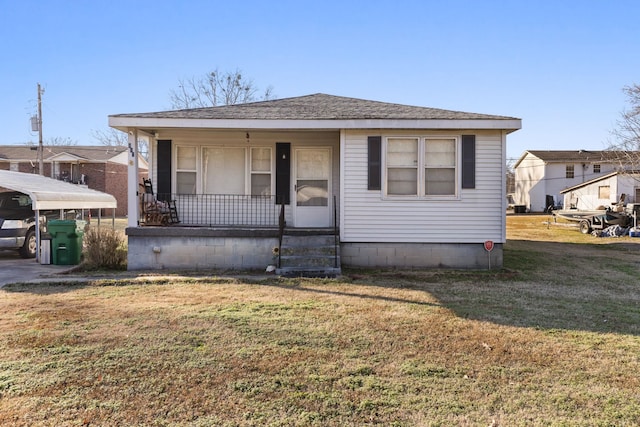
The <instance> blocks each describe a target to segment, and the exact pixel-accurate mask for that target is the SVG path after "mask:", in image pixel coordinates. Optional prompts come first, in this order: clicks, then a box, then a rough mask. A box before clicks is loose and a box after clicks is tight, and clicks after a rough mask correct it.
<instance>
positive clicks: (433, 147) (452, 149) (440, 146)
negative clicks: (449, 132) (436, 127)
mask: <svg viewBox="0 0 640 427" xmlns="http://www.w3.org/2000/svg"><path fill="white" fill-rule="evenodd" d="M424 154H425V165H426V166H427V167H429V166H436V167H437V166H455V164H456V143H455V139H427V140H426V141H425V153H424Z"/></svg>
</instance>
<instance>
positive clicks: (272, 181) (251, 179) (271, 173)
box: [246, 145, 275, 196]
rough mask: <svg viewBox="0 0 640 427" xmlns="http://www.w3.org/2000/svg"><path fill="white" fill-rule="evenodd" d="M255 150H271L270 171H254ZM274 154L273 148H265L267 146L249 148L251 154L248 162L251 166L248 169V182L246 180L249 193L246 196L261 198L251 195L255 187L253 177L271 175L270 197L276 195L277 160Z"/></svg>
mask: <svg viewBox="0 0 640 427" xmlns="http://www.w3.org/2000/svg"><path fill="white" fill-rule="evenodd" d="M254 149H267V150H269V170H268V171H259V170H253V150H254ZM273 153H274V150H273V148H272V147H271V146H265V145H254V146H252V147H249V153H248V156H247V157H248V161H249V165H248V167H247V169H248V174H247V175H248V176H247V178H248V180H246V182H247V187H248V189H247V191H246V194H248V195H251V196H259V194H255V195H254V194H251V191H252V185H253V175H269V193H270V194H269V195H270V196H272V195H275V193H274V191H273V188H274V185H275V179H274V160H275V158H274V157H273Z"/></svg>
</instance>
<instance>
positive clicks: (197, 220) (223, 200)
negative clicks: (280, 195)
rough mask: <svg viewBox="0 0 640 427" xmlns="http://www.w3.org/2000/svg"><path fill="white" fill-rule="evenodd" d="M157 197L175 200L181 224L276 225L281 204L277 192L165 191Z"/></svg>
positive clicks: (209, 225)
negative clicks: (259, 193)
mask: <svg viewBox="0 0 640 427" xmlns="http://www.w3.org/2000/svg"><path fill="white" fill-rule="evenodd" d="M157 200H159V201H163V200H165V201H166V200H174V201H175V206H176V209H177V211H178V215H179V217H180V225H187V226H188V225H192V226H204V227H215V226H238V227H277V226H278V216H279V213H280V206H279V205H277V204H276V196H275V195H267V196H262V195H261V196H244V195H237V194H162V193H159V194H158V195H157Z"/></svg>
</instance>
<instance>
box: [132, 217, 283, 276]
mask: <svg viewBox="0 0 640 427" xmlns="http://www.w3.org/2000/svg"><path fill="white" fill-rule="evenodd" d="M132 230H143V231H142V232H140V233H139V232H135V231H132ZM174 230H176V229H170V228H161V227H157V228H156V227H153V229H152V227H149V228H146V229H127V234H128V235H129V236H128V245H129V248H128V255H127V262H128V269H129V270H143V269H158V270H162V269H176V270H207V269H218V268H219V269H227V268H238V269H256V268H257V269H265V268H266V267H267V266H268V265H271V264H275V262H274V260H273V253H272V249H273V248H274V247H277V246H278V238H277V236H275V237H272V236H265V235H260V233H257V234H258V235H255V236H251V235H244V234H245V233H235V234H236V235H233V233H231V234H229V233H219V234H222V235H211V234H215V233H210V232H208V230H203V229H195V230H191V231H190V232H189V231H187V232H185V231H186V230H189V229H186V230H185V229H184V228H180V229H177V231H180V233H174V232H173V231H174ZM225 234H227V235H225ZM238 234H239V235H238Z"/></svg>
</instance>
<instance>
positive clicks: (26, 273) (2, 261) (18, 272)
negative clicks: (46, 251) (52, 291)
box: [0, 250, 73, 288]
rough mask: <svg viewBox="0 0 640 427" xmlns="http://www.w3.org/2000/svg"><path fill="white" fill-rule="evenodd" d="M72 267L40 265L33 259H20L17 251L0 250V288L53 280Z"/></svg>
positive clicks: (62, 277)
mask: <svg viewBox="0 0 640 427" xmlns="http://www.w3.org/2000/svg"><path fill="white" fill-rule="evenodd" d="M72 267H73V266H72V265H41V264H39V263H37V262H36V260H35V259H23V258H20V256H19V255H18V252H17V251H3V250H0V288H2V287H3V286H4V285H8V284H10V283H26V282H36V283H37V282H41V281H44V280H47V279H49V280H51V279H55V278H56V275H57V274H59V273H61V272H64V271H67V270H69V269H70V268H72ZM58 277H60V278H61V279H64V278H65V277H64V276H58Z"/></svg>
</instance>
